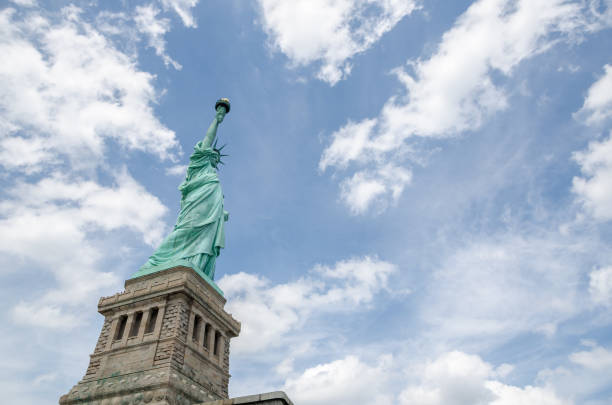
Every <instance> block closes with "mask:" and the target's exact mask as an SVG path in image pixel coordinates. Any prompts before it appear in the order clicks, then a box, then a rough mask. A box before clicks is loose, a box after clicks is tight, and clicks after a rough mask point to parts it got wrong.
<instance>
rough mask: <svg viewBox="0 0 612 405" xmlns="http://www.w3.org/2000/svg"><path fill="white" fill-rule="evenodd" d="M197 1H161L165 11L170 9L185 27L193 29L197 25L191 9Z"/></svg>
mask: <svg viewBox="0 0 612 405" xmlns="http://www.w3.org/2000/svg"><path fill="white" fill-rule="evenodd" d="M198 1H199V0H161V3H162V5H163V6H164V8H165V9H172V10H173V11H174V12H175V13H176V14H178V16H179V17H181V20H182V21H183V24H184V25H185V27H190V28H195V27H197V23H196V21H195V19H194V18H193V14H192V10H191V9H192V8H194V7H195V6H196V5H197V4H198Z"/></svg>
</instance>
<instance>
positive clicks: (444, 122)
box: [320, 0, 593, 170]
mask: <svg viewBox="0 0 612 405" xmlns="http://www.w3.org/2000/svg"><path fill="white" fill-rule="evenodd" d="M591 14H592V13H590V11H589V10H588V9H586V8H585V6H584V5H581V4H578V3H571V2H568V1H566V0H553V1H551V0H520V1H510V0H493V1H484V0H481V1H478V2H475V3H474V4H472V5H471V6H470V7H469V8H468V10H467V11H466V12H465V13H464V14H463V15H461V16H460V17H459V18H458V19H457V21H456V22H455V25H454V26H453V28H452V29H450V30H449V31H447V32H446V33H445V34H444V35H443V37H442V40H441V42H440V44H439V45H438V48H437V49H436V51H435V52H434V53H433V55H431V56H430V57H429V58H427V59H418V60H411V61H409V62H408V64H407V67H406V68H398V69H396V70H395V73H396V75H397V77H398V79H399V80H400V81H401V82H402V84H403V85H404V86H405V88H406V96H405V97H397V96H394V97H391V98H390V99H389V100H388V101H387V102H386V103H385V105H384V106H383V108H382V110H381V113H380V115H379V116H378V117H376V118H370V119H366V120H363V121H361V122H358V123H354V122H350V121H349V123H348V124H347V125H346V126H344V127H342V128H340V129H339V130H338V131H336V132H334V133H333V134H332V135H331V143H330V145H329V146H328V147H327V148H326V149H325V150H324V151H323V154H322V156H321V161H320V168H321V169H322V170H325V169H326V168H327V167H331V166H335V167H337V168H339V169H345V168H347V167H348V166H349V164H350V163H354V164H355V165H357V166H363V165H365V164H369V165H371V166H380V165H386V164H389V163H391V164H393V165H396V166H398V165H400V164H403V160H404V156H403V155H402V149H404V148H406V142H407V140H408V139H409V138H411V137H437V138H443V137H449V136H455V135H456V134H459V133H462V132H464V131H468V130H475V129H478V128H479V127H480V126H481V125H482V123H483V122H484V120H485V119H486V118H487V117H489V116H491V115H492V114H493V113H495V112H498V111H500V110H503V109H505V108H506V107H507V103H508V102H507V97H506V92H505V89H504V87H503V85H502V84H500V83H499V82H500V80H498V79H494V76H495V75H497V76H499V77H502V78H503V77H510V76H512V73H513V71H514V70H515V68H516V67H517V66H518V65H519V64H520V63H521V62H522V61H524V60H526V59H529V58H531V57H533V56H534V55H537V54H539V53H542V52H544V51H546V50H547V49H549V48H550V47H551V46H552V45H554V44H555V43H556V42H558V41H559V40H560V39H561V38H564V37H565V38H570V40H572V39H574V38H575V37H576V36H579V35H580V34H581V33H583V32H584V31H585V30H591V29H593V25H592V24H590V21H591V19H590V18H589V16H591Z"/></svg>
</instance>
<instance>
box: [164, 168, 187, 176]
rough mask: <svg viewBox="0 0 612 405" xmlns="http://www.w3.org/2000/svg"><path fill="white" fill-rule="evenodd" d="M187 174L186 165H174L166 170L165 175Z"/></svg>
mask: <svg viewBox="0 0 612 405" xmlns="http://www.w3.org/2000/svg"><path fill="white" fill-rule="evenodd" d="M186 173H187V165H175V166H171V167H169V168H167V169H166V174H168V175H171V176H184V175H185V174H186Z"/></svg>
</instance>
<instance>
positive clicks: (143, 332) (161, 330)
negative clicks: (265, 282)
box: [60, 266, 240, 405]
mask: <svg viewBox="0 0 612 405" xmlns="http://www.w3.org/2000/svg"><path fill="white" fill-rule="evenodd" d="M224 304H225V299H224V298H223V296H222V295H220V294H219V293H218V292H217V291H216V290H215V289H214V288H213V286H212V285H210V284H209V283H208V282H207V281H205V280H204V279H203V278H202V277H201V276H200V275H199V274H197V273H196V271H195V270H194V269H192V268H189V267H184V266H178V267H174V268H170V269H166V270H162V271H158V272H154V273H152V274H146V275H142V276H140V277H137V278H132V279H129V280H127V281H126V282H125V291H124V292H122V293H118V294H115V295H113V296H111V297H104V298H101V299H100V301H99V303H98V311H99V312H100V313H101V314H102V315H104V316H105V321H104V325H103V326H102V331H101V333H100V337H99V339H98V343H97V345H96V348H95V350H94V352H93V354H92V355H91V359H90V362H89V367H88V368H87V371H86V373H85V376H84V377H83V379H82V380H81V381H80V382H79V383H78V384H77V385H76V386H75V387H74V388H72V390H70V392H69V393H68V394H66V395H64V396H63V397H62V398H61V399H60V404H62V405H68V404H96V405H119V404H122V405H123V404H126V405H127V404H151V405H153V404H155V405H161V404H164V405H191V404H194V403H201V402H206V401H211V400H217V399H226V398H227V397H228V392H227V388H228V383H229V378H230V375H229V341H230V339H231V338H232V337H235V336H237V335H238V333H239V331H240V323H239V322H238V321H236V320H235V319H234V318H233V317H232V316H231V315H230V314H228V313H227V312H225V310H224V309H223V306H224Z"/></svg>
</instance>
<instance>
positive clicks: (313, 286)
mask: <svg viewBox="0 0 612 405" xmlns="http://www.w3.org/2000/svg"><path fill="white" fill-rule="evenodd" d="M395 270H396V268H395V266H394V265H392V264H390V263H387V262H384V261H381V260H378V259H376V258H371V257H364V258H359V259H350V260H344V261H340V262H337V263H336V264H335V266H334V267H328V266H321V265H318V266H315V268H314V269H313V270H312V271H311V274H310V276H308V277H304V278H300V279H299V280H297V281H293V282H288V283H285V284H277V285H270V282H269V281H268V280H266V279H264V278H262V277H259V276H256V275H252V274H247V273H242V272H241V273H238V274H233V275H226V276H224V277H223V278H221V279H220V280H219V283H218V284H219V286H220V287H221V289H222V290H223V291H224V292H225V295H226V297H227V299H228V302H227V304H226V306H227V308H228V311H229V312H231V313H233V314H234V316H236V318H237V319H240V320H241V322H242V330H241V332H240V337H239V338H237V339H235V340H234V341H232V352H233V353H237V354H238V353H253V352H259V351H261V350H264V349H266V348H269V347H271V346H274V345H276V346H279V345H282V343H283V338H284V337H285V336H286V335H287V334H288V333H289V332H291V331H292V330H296V329H299V327H300V326H301V325H303V324H304V322H306V321H307V320H308V319H309V318H310V317H312V316H315V315H316V314H317V313H318V314H321V313H325V312H336V311H354V310H356V309H357V308H360V307H363V306H366V305H368V304H369V303H371V302H372V300H373V298H374V295H375V294H376V293H378V292H379V291H381V290H383V289H385V288H386V286H387V280H388V277H389V275H390V274H392V273H393V272H394V271H395Z"/></svg>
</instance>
